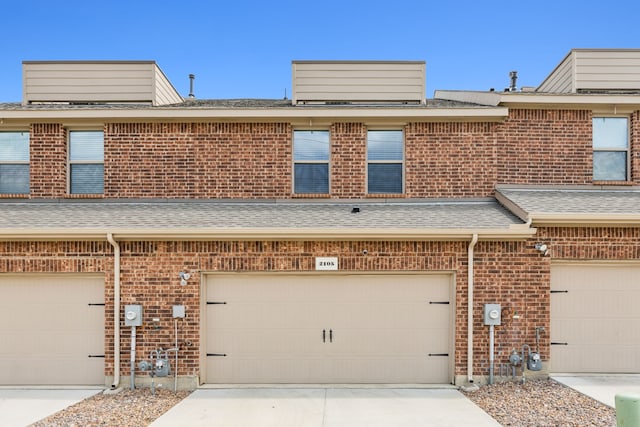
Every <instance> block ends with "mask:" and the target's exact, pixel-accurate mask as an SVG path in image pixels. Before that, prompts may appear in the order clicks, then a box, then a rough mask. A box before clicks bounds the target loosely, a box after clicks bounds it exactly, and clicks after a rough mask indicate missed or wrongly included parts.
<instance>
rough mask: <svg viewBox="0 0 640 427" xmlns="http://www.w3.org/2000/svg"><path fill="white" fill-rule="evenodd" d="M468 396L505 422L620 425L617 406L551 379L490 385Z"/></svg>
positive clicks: (543, 426)
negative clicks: (613, 406)
mask: <svg viewBox="0 0 640 427" xmlns="http://www.w3.org/2000/svg"><path fill="white" fill-rule="evenodd" d="M465 396H467V397H468V398H469V399H471V400H472V401H473V402H474V403H475V404H476V405H478V406H479V407H481V408H482V409H483V410H484V411H485V412H486V413H488V414H489V415H491V416H492V417H493V418H494V419H496V421H498V422H499V423H500V424H501V425H503V426H518V427H529V426H530V427H547V426H563V427H565V426H567V427H568V426H575V427H587V426H592V427H596V426H597V427H612V426H614V427H615V425H616V412H615V409H613V408H611V407H609V406H607V405H605V404H603V403H600V402H598V401H597V400H594V399H592V398H590V397H587V396H585V395H583V394H581V393H579V392H577V391H575V390H573V389H571V388H569V387H566V386H564V385H562V384H560V383H557V382H555V381H553V380H550V379H549V380H530V381H526V382H525V383H524V384H520V383H519V382H506V383H501V384H493V385H486V386H483V387H480V390H478V391H475V392H469V393H465Z"/></svg>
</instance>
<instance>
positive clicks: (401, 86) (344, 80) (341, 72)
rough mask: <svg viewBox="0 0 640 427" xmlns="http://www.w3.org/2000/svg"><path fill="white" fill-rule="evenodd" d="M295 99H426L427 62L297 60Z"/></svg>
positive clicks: (294, 83)
mask: <svg viewBox="0 0 640 427" xmlns="http://www.w3.org/2000/svg"><path fill="white" fill-rule="evenodd" d="M292 70H293V101H294V103H296V102H304V101H356V102H357V101H382V102H384V101H411V102H425V91H426V89H425V64H424V62H322V61H318V62H313V61H312V62H296V61H294V62H293V64H292Z"/></svg>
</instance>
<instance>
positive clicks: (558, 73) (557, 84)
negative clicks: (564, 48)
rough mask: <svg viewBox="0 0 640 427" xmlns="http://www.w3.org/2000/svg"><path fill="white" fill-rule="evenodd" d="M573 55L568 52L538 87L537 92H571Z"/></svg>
mask: <svg viewBox="0 0 640 427" xmlns="http://www.w3.org/2000/svg"><path fill="white" fill-rule="evenodd" d="M573 66H574V59H573V55H572V54H569V55H568V56H567V57H566V58H565V59H564V60H563V61H562V62H561V63H560V65H558V66H557V67H556V69H555V70H554V71H553V72H552V73H551V74H550V75H549V77H547V78H546V79H545V81H544V82H542V84H541V85H540V86H539V87H538V89H537V91H538V92H546V93H571V92H573Z"/></svg>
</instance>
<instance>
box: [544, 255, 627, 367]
mask: <svg viewBox="0 0 640 427" xmlns="http://www.w3.org/2000/svg"><path fill="white" fill-rule="evenodd" d="M638 307H640V266H639V265H628V264H626V265H625V264H617V265H611V264H609V265H605V264H600V265H592V264H589V265H555V266H552V268H551V332H550V333H551V344H552V345H551V360H550V364H551V366H550V368H551V371H552V372H576V373H638V372H640V357H638V354H640V309H639V308H638Z"/></svg>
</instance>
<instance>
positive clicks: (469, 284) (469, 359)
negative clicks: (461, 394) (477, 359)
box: [467, 233, 478, 384]
mask: <svg viewBox="0 0 640 427" xmlns="http://www.w3.org/2000/svg"><path fill="white" fill-rule="evenodd" d="M476 243H478V233H474V234H473V237H472V238H471V242H469V250H468V253H467V257H468V259H469V261H468V267H467V288H468V297H467V299H468V301H469V303H468V307H467V380H468V382H469V383H470V384H473V249H474V248H475V246H476Z"/></svg>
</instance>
